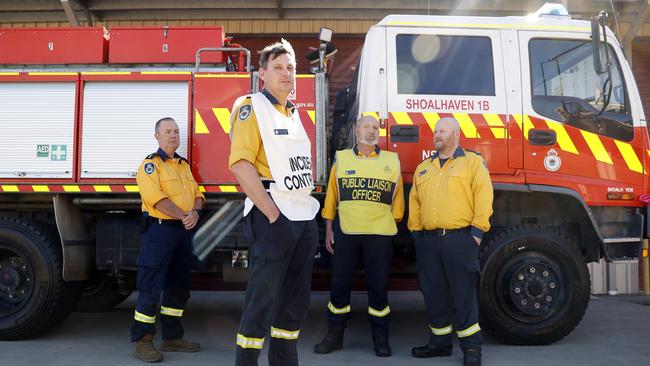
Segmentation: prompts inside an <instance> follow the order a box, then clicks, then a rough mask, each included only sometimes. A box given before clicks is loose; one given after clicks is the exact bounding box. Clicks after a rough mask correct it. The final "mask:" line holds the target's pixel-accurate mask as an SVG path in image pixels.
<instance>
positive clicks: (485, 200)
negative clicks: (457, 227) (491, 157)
mask: <svg viewBox="0 0 650 366" xmlns="http://www.w3.org/2000/svg"><path fill="white" fill-rule="evenodd" d="M472 169H473V179H472V184H471V187H472V194H473V195H474V218H473V219H472V234H473V235H475V236H478V237H479V238H480V237H482V236H483V233H484V232H486V231H488V230H490V216H492V201H493V200H494V190H493V188H492V181H491V179H490V172H489V171H488V169H487V166H486V164H485V162H484V161H483V158H481V157H480V156H477V157H476V159H474V162H473V164H472ZM477 234H480V235H477Z"/></svg>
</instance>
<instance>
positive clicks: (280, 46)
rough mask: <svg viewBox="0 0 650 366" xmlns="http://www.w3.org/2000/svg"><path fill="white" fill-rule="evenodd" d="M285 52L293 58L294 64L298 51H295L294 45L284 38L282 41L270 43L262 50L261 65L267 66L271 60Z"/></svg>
mask: <svg viewBox="0 0 650 366" xmlns="http://www.w3.org/2000/svg"><path fill="white" fill-rule="evenodd" d="M285 54H286V55H289V56H290V57H291V58H292V59H293V63H294V64H295V63H296V53H295V52H294V51H293V47H291V44H290V43H289V42H287V40H286V39H284V38H282V39H281V40H280V42H275V43H273V44H270V45H268V46H266V47H264V49H263V50H261V51H260V67H263V68H266V66H267V65H268V63H269V61H273V60H275V59H276V57H278V56H282V55H285Z"/></svg>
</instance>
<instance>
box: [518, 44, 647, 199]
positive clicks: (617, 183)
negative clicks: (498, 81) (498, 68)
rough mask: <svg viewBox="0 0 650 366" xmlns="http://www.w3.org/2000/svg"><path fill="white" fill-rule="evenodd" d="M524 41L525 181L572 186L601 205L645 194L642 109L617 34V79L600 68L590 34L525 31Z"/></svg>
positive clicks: (614, 67) (520, 122) (614, 56)
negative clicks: (627, 195) (613, 195)
mask: <svg viewBox="0 0 650 366" xmlns="http://www.w3.org/2000/svg"><path fill="white" fill-rule="evenodd" d="M519 42H520V49H521V50H522V52H521V53H520V60H521V65H522V67H521V71H522V78H521V79H522V94H523V98H522V101H523V114H522V115H520V116H516V117H517V118H516V122H517V125H518V126H519V127H520V128H521V130H522V133H523V135H524V168H525V172H526V173H525V174H526V182H527V183H529V184H543V185H550V186H559V187H567V188H571V189H573V190H575V191H576V192H579V193H580V194H581V195H582V196H583V198H584V199H585V201H587V203H588V204H594V205H608V204H613V203H614V202H612V199H611V197H610V198H609V199H608V193H633V194H636V195H638V194H640V193H643V192H642V190H643V174H644V168H643V160H644V152H645V149H644V144H645V139H644V138H643V137H644V134H645V132H644V130H643V129H642V126H641V121H640V113H642V112H641V111H640V103H639V102H637V101H636V100H637V98H635V96H636V95H638V94H637V93H636V91H635V90H634V89H633V88H634V80H633V78H632V75H631V72H630V70H629V67H628V65H627V64H626V63H625V61H624V60H625V58H624V57H623V54H622V53H621V50H620V47H618V46H616V45H615V41H614V40H613V39H610V41H609V42H610V43H609V50H610V51H609V52H610V60H611V64H612V66H611V71H612V72H611V78H610V77H609V76H608V74H607V73H605V74H600V75H599V74H597V73H596V72H595V71H594V64H593V52H592V50H593V47H592V42H591V39H590V36H589V34H587V33H577V32H576V33H569V32H563V33H560V32H540V31H520V32H519ZM601 53H602V56H601V57H603V59H604V47H603V48H602V49H601ZM621 60H623V62H621ZM630 88H632V89H630ZM643 127H645V126H643Z"/></svg>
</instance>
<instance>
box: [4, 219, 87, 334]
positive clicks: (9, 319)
mask: <svg viewBox="0 0 650 366" xmlns="http://www.w3.org/2000/svg"><path fill="white" fill-rule="evenodd" d="M46 233H47V230H44V229H37V228H36V227H35V225H33V224H32V223H30V222H28V221H25V220H21V219H16V218H7V217H1V218H0V340H17V339H24V338H29V337H32V336H34V335H36V334H38V333H40V332H42V331H43V330H45V329H46V328H48V327H50V326H53V325H55V324H57V323H58V322H60V321H63V320H64V319H65V318H67V317H68V315H70V313H71V312H72V310H74V306H75V305H76V302H77V301H78V299H79V287H78V285H77V284H75V283H66V282H64V281H63V278H62V267H61V263H62V259H61V251H60V247H59V246H60V244H58V239H57V238H55V237H53V236H50V235H48V234H46Z"/></svg>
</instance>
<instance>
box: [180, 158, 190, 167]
mask: <svg viewBox="0 0 650 366" xmlns="http://www.w3.org/2000/svg"><path fill="white" fill-rule="evenodd" d="M179 159H180V161H184V162H186V163H187V165H189V164H190V162H189V161H187V159H185V158H184V157H182V156H181V157H179Z"/></svg>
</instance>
